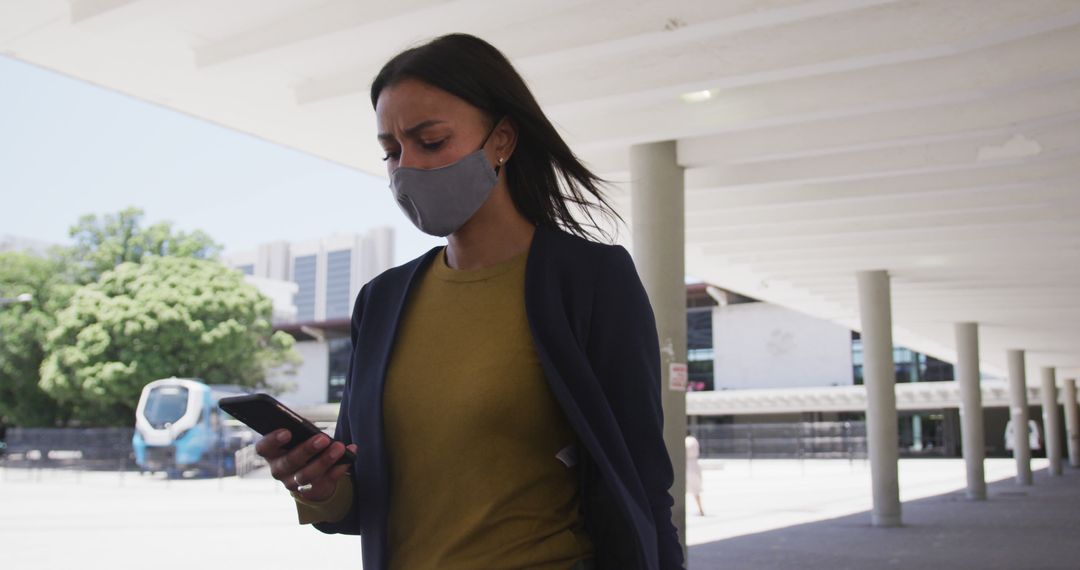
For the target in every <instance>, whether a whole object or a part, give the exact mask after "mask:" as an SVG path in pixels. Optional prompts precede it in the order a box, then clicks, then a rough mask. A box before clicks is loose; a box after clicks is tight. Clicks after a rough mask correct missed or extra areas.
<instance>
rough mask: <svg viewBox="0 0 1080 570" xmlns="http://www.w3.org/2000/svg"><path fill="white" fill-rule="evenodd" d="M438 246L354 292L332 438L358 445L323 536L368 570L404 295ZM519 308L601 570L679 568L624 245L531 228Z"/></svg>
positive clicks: (377, 561)
mask: <svg viewBox="0 0 1080 570" xmlns="http://www.w3.org/2000/svg"><path fill="white" fill-rule="evenodd" d="M438 251H439V248H438V247H436V248H433V249H431V250H430V251H428V252H427V253H425V254H424V255H422V256H420V257H418V258H416V259H414V260H412V261H410V262H408V263H406V264H404V265H400V266H398V267H394V268H392V269H389V270H387V271H386V272H384V273H382V274H381V275H379V276H378V277H376V278H375V279H372V280H371V281H370V282H369V283H368V284H367V285H365V286H364V287H363V289H361V291H360V294H359V296H358V297H357V300H356V304H355V307H354V309H353V315H352V344H353V354H352V360H351V362H350V365H349V372H348V377H347V379H346V384H345V392H344V394H343V396H342V399H341V410H340V412H339V416H338V422H337V430H336V433H335V437H336V438H337V439H339V440H341V441H344V442H345V443H347V444H348V443H356V444H357V448H358V452H357V454H356V463H355V464H354V465H353V477H352V478H353V484H354V492H353V501H354V503H353V506H352V508H351V510H350V511H349V513H348V514H347V515H346V516H345V518H344V519H342V520H340V521H338V522H333V523H328V522H324V523H315V525H314V526H315V528H317V529H319V530H320V531H322V532H325V533H341V534H359V535H361V539H362V546H363V564H364V569H365V570H384V569H386V568H387V563H388V561H387V556H388V552H387V550H388V548H387V540H388V536H387V535H388V526H387V516H388V512H389V509H388V507H389V505H388V498H389V495H390V493H389V485H391V484H392V482H391V481H390V480H389V478H388V473H387V471H388V461H387V450H386V447H385V443H384V438H383V412H382V395H383V384H384V382H385V378H386V369H387V364H388V363H389V361H390V355H391V351H392V349H393V344H394V337H395V335H396V333H397V327H398V323H399V322H400V320H401V316H402V309H403V308H404V306H405V303H406V301H407V298H408V294H409V291H410V290H411V289H412V288H413V287H414V286H415V285H416V283H417V282H418V281H419V278H420V276H422V275H423V273H424V269H425V268H427V267H428V265H429V264H430V263H431V262H432V260H434V259H437V257H436V254H437V253H438ZM525 311H526V315H527V317H528V320H529V328H530V330H531V332H532V336H533V341H534V344H535V346H536V351H537V355H538V357H539V359H540V362H541V364H542V365H543V368H544V373H545V377H546V379H547V381H548V384H549V385H550V387H551V391H552V393H553V394H554V396H555V398H556V399H557V400H558V402H559V404H560V406H561V407H562V410H563V412H564V413H565V414H566V417H567V419H568V420H569V422H570V425H571V426H572V427H573V429H574V431H575V433H576V434H577V439H578V465H579V473H580V485H581V493H582V509H583V513H584V519H585V525H586V530H587V531H588V532H589V535H590V538H591V539H592V541H593V543H594V545H595V547H596V567H597V569H598V570H608V569H611V570H616V569H617V570H636V569H640V570H674V569H681V568H683V550H682V546H681V545H680V543H679V539H678V536H677V531H676V529H675V526H674V525H673V524H672V521H671V507H672V505H673V500H672V498H671V495H670V494H669V493H668V489H669V488H670V487H671V484H672V481H673V478H674V475H673V471H672V467H671V460H670V458H669V456H668V453H667V448H666V447H665V445H664V439H663V413H662V410H661V404H660V354H659V342H658V340H657V333H656V325H655V321H654V318H653V312H652V307H651V305H650V304H649V300H648V297H647V296H646V294H645V290H644V288H643V287H642V285H641V280H640V279H639V278H638V274H637V271H636V270H635V268H634V263H633V261H632V260H631V258H630V255H629V253H627V251H626V249H625V248H623V247H621V246H613V245H604V244H599V243H595V242H591V241H588V240H585V239H583V238H579V237H576V236H573V235H571V234H569V233H566V232H564V231H562V230H558V229H553V228H546V227H543V226H537V229H536V233H535V234H534V236H533V240H532V244H531V245H530V246H529V255H528V259H527V262H526V267H525Z"/></svg>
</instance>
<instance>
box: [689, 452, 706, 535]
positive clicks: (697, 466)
mask: <svg viewBox="0 0 1080 570" xmlns="http://www.w3.org/2000/svg"><path fill="white" fill-rule="evenodd" d="M700 455H701V444H700V443H698V440H697V438H696V437H694V436H693V435H692V434H690V433H689V432H687V434H686V494H688V495H693V496H694V501H695V502H697V510H698V514H699V515H701V516H705V508H704V507H702V506H701V462H700V461H698V457H699V456H700Z"/></svg>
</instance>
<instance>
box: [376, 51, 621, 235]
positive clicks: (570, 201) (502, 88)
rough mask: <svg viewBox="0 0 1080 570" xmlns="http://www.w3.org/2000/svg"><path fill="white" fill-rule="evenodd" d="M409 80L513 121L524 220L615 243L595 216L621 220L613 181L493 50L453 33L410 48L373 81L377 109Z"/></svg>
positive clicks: (512, 184) (515, 190)
mask: <svg viewBox="0 0 1080 570" xmlns="http://www.w3.org/2000/svg"><path fill="white" fill-rule="evenodd" d="M405 78H412V79H417V80H420V81H423V82H424V83H427V84H429V85H431V86H433V87H437V88H439V89H442V90H443V91H446V92H448V93H450V94H452V95H455V96H456V97H459V98H461V99H463V100H465V101H466V102H468V103H469V104H470V105H472V106H474V107H477V108H478V109H480V110H481V111H483V112H485V113H487V114H488V115H489V116H490V117H491V119H492V121H493V122H494V121H495V120H497V119H499V118H501V117H504V116H505V117H508V118H510V119H511V120H512V121H513V123H514V125H515V126H516V127H517V131H518V139H517V146H516V147H515V149H514V156H513V160H510V161H509V162H507V163H506V165H505V166H504V167H503V168H504V169H505V171H506V180H507V185H508V186H509V188H510V197H511V199H512V200H513V201H514V205H515V206H516V207H517V209H518V211H519V212H521V214H522V215H523V216H525V218H526V219H528V220H529V221H530V222H532V223H533V224H537V225H544V226H549V227H561V228H562V229H564V230H566V231H568V232H570V233H574V234H577V235H579V236H582V237H592V236H591V235H590V232H589V231H587V229H586V228H591V229H593V230H596V231H598V232H599V233H600V234H601V235H603V236H604V237H606V238H609V239H610V237H611V236H609V235H607V232H606V231H605V230H604V229H603V228H601V227H599V226H598V225H597V223H596V218H595V217H594V216H593V212H594V211H595V212H596V213H598V214H600V215H602V216H604V217H607V218H608V219H610V220H612V221H614V220H616V219H617V220H619V221H622V217H621V216H619V214H618V213H617V212H616V211H615V209H614V208H612V207H611V204H609V203H608V201H607V199H606V198H605V197H604V194H603V192H602V191H601V186H603V185H606V184H607V181H605V180H603V179H602V178H600V177H599V176H597V175H595V174H593V173H592V171H590V170H589V169H588V168H587V167H586V166H585V165H584V164H583V163H582V162H581V161H580V160H579V159H578V158H577V157H576V156H574V153H573V152H572V151H571V150H570V147H569V146H567V144H566V142H565V141H563V139H562V137H561V136H559V133H558V131H556V130H555V127H554V126H553V125H552V124H551V121H549V120H548V118H547V117H546V116H545V115H544V112H543V111H542V110H541V109H540V105H539V104H538V103H537V102H536V98H535V97H533V95H532V92H530V91H529V88H528V86H527V85H525V80H524V79H522V78H521V75H519V74H518V72H517V70H515V69H514V66H513V65H511V64H510V61H509V60H508V59H506V56H504V55H503V54H502V52H500V51H499V50H498V49H496V48H495V46H493V45H491V44H489V43H487V42H485V41H484V40H482V39H480V38H478V37H475V36H471V35H468V34H449V35H445V36H441V37H438V38H435V39H434V40H432V41H430V42H428V43H426V44H424V45H421V46H418V47H414V48H411V49H408V50H405V51H403V52H401V53H399V54H398V55H396V56H394V57H393V59H391V60H390V61H388V62H386V65H384V66H383V68H382V69H381V70H380V71H379V74H378V75H377V76H376V77H375V80H374V81H373V82H372V83H371V105H372V107H374V106H375V104H376V103H377V102H378V100H379V94H380V93H382V90H383V89H385V88H387V87H389V86H391V85H393V84H394V83H396V82H398V81H400V80H402V79H405ZM560 182H561V184H560ZM590 196H591V197H592V198H594V199H595V200H590V199H589V197H590ZM571 205H576V206H578V207H580V208H581V210H582V212H584V214H585V216H586V217H587V218H588V222H587V223H585V224H582V223H581V222H578V221H577V220H576V219H574V217H573V214H572V213H571Z"/></svg>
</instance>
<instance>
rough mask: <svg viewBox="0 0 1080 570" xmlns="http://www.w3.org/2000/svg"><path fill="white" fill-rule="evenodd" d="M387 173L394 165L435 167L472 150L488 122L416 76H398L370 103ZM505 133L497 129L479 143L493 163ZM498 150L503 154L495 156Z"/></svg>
mask: <svg viewBox="0 0 1080 570" xmlns="http://www.w3.org/2000/svg"><path fill="white" fill-rule="evenodd" d="M375 115H376V119H377V123H376V124H377V126H378V138H379V144H381V145H382V148H383V150H384V151H385V152H386V156H385V158H384V160H385V161H386V173H387V174H392V173H393V172H394V171H395V170H397V169H398V167H399V166H406V167H411V168H423V169H428V168H437V167H440V166H446V165H447V164H450V163H453V162H456V161H457V160H459V159H461V158H463V157H464V156H465V155H467V154H470V153H472V152H475V151H476V150H477V149H478V148H480V144H481V143H482V142H484V136H485V135H487V134H488V131H489V130H490V129H491V127H492V125H491V124H490V119H489V118H488V117H486V116H485V115H484V113H483V112H482V111H480V109H477V108H476V107H473V106H472V105H470V104H468V103H466V102H465V101H464V100H462V99H460V98H458V97H455V96H454V95H451V94H450V93H447V92H446V91H443V90H441V89H438V88H436V87H432V86H431V85H428V84H427V83H424V82H422V81H419V80H416V79H403V80H401V81H399V82H397V83H395V84H393V85H391V86H389V87H386V88H385V89H383V90H382V92H381V93H380V94H379V98H378V100H377V102H376V104H375ZM507 142H508V140H507V134H506V132H504V129H502V128H500V129H496V131H495V132H494V133H492V135H491V138H490V139H489V140H488V141H487V144H486V145H484V150H485V153H486V154H487V155H488V161H489V162H490V163H491V164H492V165H494V164H496V163H497V161H498V159H499V158H500V157H501V158H503V159H504V161H505V159H506V158H508V154H507V153H506V152H505V150H501V149H505V148H506V147H507V146H508V145H507ZM499 152H503V154H498V153H499Z"/></svg>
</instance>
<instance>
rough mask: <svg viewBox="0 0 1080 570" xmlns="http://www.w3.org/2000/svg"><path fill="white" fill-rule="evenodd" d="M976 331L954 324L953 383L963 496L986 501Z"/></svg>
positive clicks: (964, 325)
mask: <svg viewBox="0 0 1080 570" xmlns="http://www.w3.org/2000/svg"><path fill="white" fill-rule="evenodd" d="M979 376H980V373H979V328H978V325H976V324H975V323H957V324H956V381H957V383H958V384H959V385H960V436H961V442H962V446H963V449H964V465H965V466H966V467H967V497H968V498H969V499H973V500H982V499H985V498H986V475H985V473H984V471H983V458H984V457H985V455H986V442H985V441H984V436H983V407H982V388H981V386H980V384H979Z"/></svg>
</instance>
